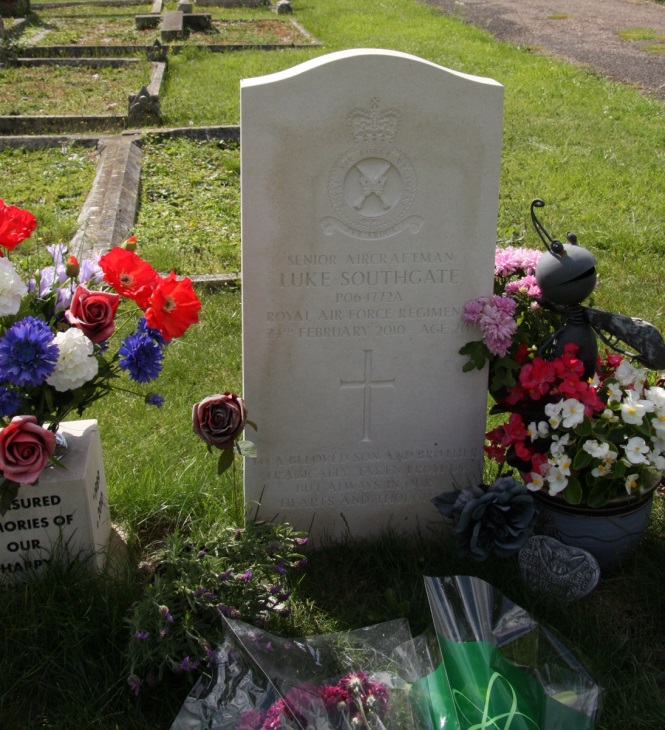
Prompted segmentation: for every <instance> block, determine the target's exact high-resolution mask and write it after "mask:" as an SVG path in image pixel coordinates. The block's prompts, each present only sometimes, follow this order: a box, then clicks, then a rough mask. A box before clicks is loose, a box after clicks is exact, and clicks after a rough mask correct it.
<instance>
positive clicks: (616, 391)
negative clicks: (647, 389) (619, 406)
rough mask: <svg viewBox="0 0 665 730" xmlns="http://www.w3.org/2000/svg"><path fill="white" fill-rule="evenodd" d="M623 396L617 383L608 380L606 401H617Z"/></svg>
mask: <svg viewBox="0 0 665 730" xmlns="http://www.w3.org/2000/svg"><path fill="white" fill-rule="evenodd" d="M622 398H623V390H621V386H620V385H619V383H614V382H609V383H607V402H608V403H619V402H620V401H621V399H622Z"/></svg>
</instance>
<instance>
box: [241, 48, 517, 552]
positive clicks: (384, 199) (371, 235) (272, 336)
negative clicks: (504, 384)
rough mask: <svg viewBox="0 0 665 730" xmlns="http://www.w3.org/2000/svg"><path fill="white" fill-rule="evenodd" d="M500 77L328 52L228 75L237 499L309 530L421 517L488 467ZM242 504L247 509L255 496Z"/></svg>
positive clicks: (433, 516)
mask: <svg viewBox="0 0 665 730" xmlns="http://www.w3.org/2000/svg"><path fill="white" fill-rule="evenodd" d="M502 100H503V87H502V86H501V85H500V84H498V83H496V82H495V81H492V80H489V79H481V78H475V77H471V76H466V75H463V74H459V73H456V72H454V71H450V70H448V69H444V68H442V67H440V66H436V65H434V64H432V63H429V62H427V61H423V60H421V59H418V58H416V57H414V56H408V55H405V54H401V53H396V52H389V51H380V50H355V51H344V52H340V53H334V54H331V55H328V56H323V57H321V58H318V59H315V60H313V61H309V62H307V63H304V64H302V65H300V66H297V67H295V68H293V69H290V70H288V71H284V72H281V73H278V74H274V75H271V76H265V77H261V78H255V79H249V80H246V81H244V82H242V86H241V130H242V147H241V174H242V183H241V184H242V188H241V189H242V242H243V256H242V277H243V362H244V365H243V367H244V373H243V375H244V384H243V395H244V397H245V399H246V401H247V405H248V410H249V413H250V418H251V419H252V420H253V421H255V422H256V423H257V424H258V432H257V433H256V434H254V433H253V432H251V433H250V434H249V437H250V438H251V439H252V440H253V441H255V442H256V444H257V447H258V458H257V459H256V460H247V461H246V464H245V469H246V473H245V498H246V500H247V501H248V502H249V503H260V508H259V510H258V516H259V517H262V518H265V519H273V518H277V519H285V520H288V521H289V522H291V523H292V524H294V525H296V526H297V527H299V528H303V529H310V528H311V529H312V534H313V535H314V536H315V537H318V538H321V537H322V536H324V535H328V536H339V535H341V534H344V533H345V532H346V531H347V530H348V531H350V533H351V535H353V536H367V535H371V534H373V533H376V532H378V531H379V530H381V529H382V528H385V527H386V526H388V525H390V526H391V527H393V528H395V529H397V530H402V529H407V530H411V529H416V528H417V526H418V525H420V526H421V527H422V526H424V525H426V524H427V523H429V522H430V521H433V522H434V523H436V524H440V523H441V522H442V521H441V518H440V515H439V514H438V512H437V511H436V509H435V507H434V506H433V505H432V504H431V503H430V500H431V498H432V497H434V496H436V495H437V494H439V493H440V492H441V491H442V490H445V489H446V488H451V489H452V488H455V487H463V486H466V485H467V484H468V483H470V482H472V481H477V480H478V479H479V478H480V476H481V467H482V445H483V440H484V432H485V418H486V393H487V382H486V378H487V376H486V373H480V372H475V373H463V372H462V365H463V358H462V357H461V356H459V355H458V350H459V348H460V347H461V346H462V345H463V344H464V343H465V342H467V341H468V340H469V339H471V337H472V336H476V333H475V332H474V333H471V332H469V331H466V329H465V327H464V326H463V325H461V323H460V313H461V311H462V307H463V304H464V302H465V301H466V300H467V299H469V298H471V297H477V296H480V295H483V294H490V293H491V292H492V281H493V271H494V249H495V240H496V218H497V201H498V185H499V164H500V152H501V124H502ZM250 513H251V514H252V515H254V514H256V512H255V509H250Z"/></svg>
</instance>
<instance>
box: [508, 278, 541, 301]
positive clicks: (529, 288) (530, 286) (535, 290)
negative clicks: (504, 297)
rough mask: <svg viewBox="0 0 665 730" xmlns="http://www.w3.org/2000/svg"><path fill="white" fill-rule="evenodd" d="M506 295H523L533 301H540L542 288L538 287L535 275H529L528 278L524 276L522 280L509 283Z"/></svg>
mask: <svg viewBox="0 0 665 730" xmlns="http://www.w3.org/2000/svg"><path fill="white" fill-rule="evenodd" d="M506 294H508V295H509V296H511V297H512V296H515V295H519V294H522V295H526V296H527V297H529V298H531V299H539V298H540V296H541V291H540V287H539V286H538V282H537V280H536V277H535V276H534V275H533V274H528V275H527V276H523V277H522V278H521V279H517V280H516V281H509V282H508V283H507V284H506Z"/></svg>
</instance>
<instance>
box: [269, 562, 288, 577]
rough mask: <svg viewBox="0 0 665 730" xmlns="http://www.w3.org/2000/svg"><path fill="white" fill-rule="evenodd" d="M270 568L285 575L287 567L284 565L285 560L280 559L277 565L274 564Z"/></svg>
mask: <svg viewBox="0 0 665 730" xmlns="http://www.w3.org/2000/svg"><path fill="white" fill-rule="evenodd" d="M270 569H271V570H272V571H273V572H274V573H279V574H280V575H284V573H286V568H285V567H284V561H283V560H280V562H279V563H278V564H277V565H273V566H272V567H271V568H270Z"/></svg>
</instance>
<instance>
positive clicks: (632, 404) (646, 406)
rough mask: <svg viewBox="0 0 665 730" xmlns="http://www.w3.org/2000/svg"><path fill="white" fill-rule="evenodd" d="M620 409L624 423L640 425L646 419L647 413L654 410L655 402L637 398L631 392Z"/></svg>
mask: <svg viewBox="0 0 665 730" xmlns="http://www.w3.org/2000/svg"><path fill="white" fill-rule="evenodd" d="M620 409H621V418H622V420H623V422H624V423H629V424H633V425H636V426H639V425H640V424H641V423H642V421H643V420H644V416H645V414H646V413H649V412H651V411H653V403H652V402H651V401H650V400H638V399H635V398H634V397H633V394H632V393H629V394H628V395H627V396H626V399H625V400H624V401H623V403H622V404H621V406H620Z"/></svg>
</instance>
